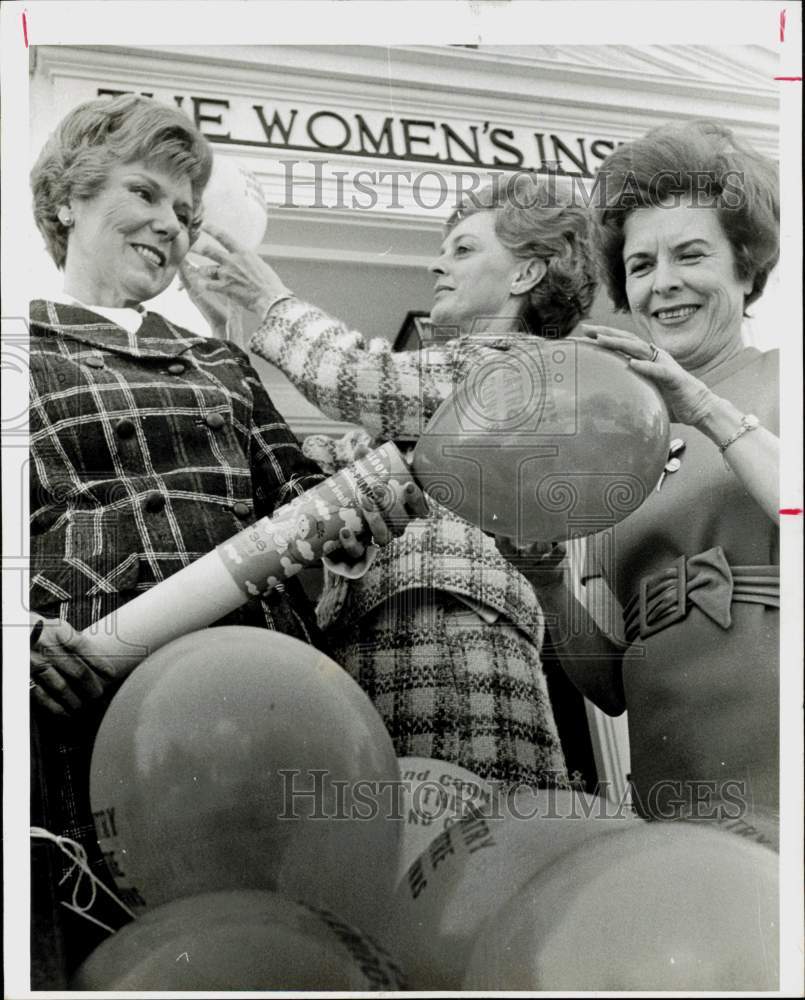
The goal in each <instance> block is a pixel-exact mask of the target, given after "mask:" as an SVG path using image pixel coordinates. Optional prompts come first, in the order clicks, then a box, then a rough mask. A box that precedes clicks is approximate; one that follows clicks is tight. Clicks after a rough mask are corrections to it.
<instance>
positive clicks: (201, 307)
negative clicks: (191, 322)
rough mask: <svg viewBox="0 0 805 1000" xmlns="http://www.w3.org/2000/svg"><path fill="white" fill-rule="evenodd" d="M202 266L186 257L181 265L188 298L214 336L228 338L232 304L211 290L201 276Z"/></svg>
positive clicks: (183, 284) (180, 270) (181, 275)
mask: <svg viewBox="0 0 805 1000" xmlns="http://www.w3.org/2000/svg"><path fill="white" fill-rule="evenodd" d="M201 271H202V269H201V267H199V265H198V264H193V263H192V262H191V261H189V260H188V259H187V258H186V257H185V259H184V261H183V262H182V264H181V266H180V267H179V277H180V278H181V282H182V287H183V288H184V290H185V291H186V292H187V295H188V298H189V299H190V301H191V302H192V303H193V305H194V306H195V307H196V309H198V311H199V312H200V313H201V315H202V316H203V317H204V319H206V320H207V322H208V323H209V325H210V330H211V331H212V334H213V336H215V337H219V338H220V339H221V340H225V339H226V329H227V323H228V322H229V312H230V308H231V307H230V305H229V303H228V302H227V300H226V299H224V298H223V297H222V296H221V295H218V294H215V293H214V292H210V291H208V289H207V282H206V279H204V278H203V277H202V276H201Z"/></svg>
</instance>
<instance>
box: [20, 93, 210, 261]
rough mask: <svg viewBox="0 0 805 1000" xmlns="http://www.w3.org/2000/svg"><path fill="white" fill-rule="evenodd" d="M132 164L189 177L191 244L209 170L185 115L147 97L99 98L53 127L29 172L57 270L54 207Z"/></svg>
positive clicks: (62, 236)
mask: <svg viewBox="0 0 805 1000" xmlns="http://www.w3.org/2000/svg"><path fill="white" fill-rule="evenodd" d="M137 160H142V161H144V162H146V163H150V164H152V165H153V166H156V167H159V168H160V169H163V170H165V171H167V172H168V173H170V174H171V175H173V176H179V177H187V178H188V179H189V181H190V187H191V189H192V192H193V221H192V224H191V226H190V239H191V242H192V240H194V239H195V238H196V236H197V235H198V230H199V228H200V226H201V196H202V193H203V191H204V188H205V187H206V185H207V182H208V181H209V179H210V173H211V171H212V151H211V149H210V146H209V143H208V142H207V140H206V139H205V138H204V136H203V135H202V134H201V133H200V132H199V131H198V129H197V128H196V127H195V126H194V125H193V123H192V122H191V121H190V119H189V118H188V117H187V115H185V114H183V113H182V112H181V111H178V110H176V109H174V108H170V107H168V106H167V105H164V104H160V103H159V102H158V101H154V100H152V99H151V98H149V97H139V96H136V95H134V94H124V95H123V96H121V97H114V98H108V97H101V98H98V99H97V100H94V101H87V102H85V103H84V104H79V106H78V107H77V108H74V109H73V110H72V111H71V112H70V113H69V114H68V115H67V116H66V117H65V118H64V119H63V120H62V121H61V122H60V123H59V125H58V126H57V128H56V130H55V131H54V132H53V134H52V135H51V136H50V138H49V139H48V141H47V142H46V143H45V145H44V147H43V149H42V152H41V153H40V154H39V158H38V159H37V161H36V163H35V164H34V168H33V170H32V171H31V188H32V190H33V196H34V219H35V220H36V224H37V226H38V227H39V231H40V232H41V233H42V235H43V236H44V238H45V242H46V244H47V248H48V252H49V253H50V256H51V257H52V258H53V260H54V261H55V262H56V266H57V267H59V268H63V267H64V262H65V260H66V257H67V237H68V235H69V229H68V228H67V227H66V226H64V225H62V223H61V222H60V221H59V218H58V215H57V212H58V210H59V207H60V206H62V205H66V204H68V203H69V202H70V200H71V199H73V198H84V199H86V198H92V197H93V196H94V195H96V194H98V192H99V191H101V190H102V189H103V186H104V184H105V183H106V180H107V177H108V175H109V171H110V169H111V168H112V167H114V166H116V165H118V164H121V163H133V162H134V161H137Z"/></svg>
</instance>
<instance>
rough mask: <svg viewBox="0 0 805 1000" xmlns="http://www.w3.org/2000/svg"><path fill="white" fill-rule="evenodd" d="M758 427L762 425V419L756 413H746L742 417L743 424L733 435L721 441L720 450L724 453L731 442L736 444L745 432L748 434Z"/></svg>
mask: <svg viewBox="0 0 805 1000" xmlns="http://www.w3.org/2000/svg"><path fill="white" fill-rule="evenodd" d="M758 427H760V421H759V420H758V418H757V417H756V416H755V415H754V413H745V414H744V415H743V416H742V417H741V426H740V427H739V428H738V430H737V431H736V432H735V433H734V434H733V435H732V436H731V437H728V438H727V440H726V441H722V442H721V444H720V445H719V446H718V450H719V451H720V452H721V454H722V455H723V454H724V452H725V451H726V450H727V448H729V446H730V445H731V444H735V442H736V441H737V440H738V438H742V437H743V436H744V434H748V433H749V431H755V430H757V429H758Z"/></svg>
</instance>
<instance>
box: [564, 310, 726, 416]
mask: <svg viewBox="0 0 805 1000" xmlns="http://www.w3.org/2000/svg"><path fill="white" fill-rule="evenodd" d="M581 332H582V333H583V334H584V336H585V337H589V338H590V340H594V341H595V343H596V344H597V345H598V346H599V347H603V348H605V349H606V350H609V351H620V352H621V354H625V355H626V356H627V357H628V358H629V366H630V367H631V368H633V369H634V370H635V371H636V372H637V373H638V374H639V375H644V376H645V377H646V378H648V379H651V381H652V382H653V383H654V384H655V385H656V386H657V388H658V389H659V390H660V393H661V394H662V397H663V399H664V400H665V405H666V406H667V407H668V410H669V412H670V415H671V419H672V420H673V421H675V422H676V423H678V424H688V425H689V426H691V427H697V426H698V425H699V424H700V423H701V422H702V420H704V418H705V417H706V416H707V414H708V412H709V411H710V408H711V406H712V402H713V400H714V399H715V394H714V393H713V392H712V391H711V390H710V389H709V388H708V387H707V386H706V385H705V384H704V382H702V381H701V380H700V379H698V378H696V376H695V375H691V373H690V372H688V371H686V370H685V369H684V368H683V367H682V366H681V365H680V364H679V363H678V362H677V361H675V360H674V359H673V358H672V357H671V355H670V354H669V353H668V352H667V351H661V350H660V349H659V348H658V347H656V346H655V345H654V344H651V343H649V342H647V341H645V340H643V339H642V338H640V337H638V336H637V334H634V333H630V332H628V331H627V330H616V329H615V328H614V327H610V326H593V325H592V324H589V323H582V324H581Z"/></svg>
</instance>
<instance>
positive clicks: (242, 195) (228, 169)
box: [203, 156, 268, 250]
mask: <svg viewBox="0 0 805 1000" xmlns="http://www.w3.org/2000/svg"><path fill="white" fill-rule="evenodd" d="M203 203H204V221H205V222H210V223H212V224H213V225H214V226H219V227H220V228H221V229H225V230H226V231H227V232H228V233H230V234H231V235H232V236H234V237H235V239H236V240H237V241H238V242H239V243H242V244H243V245H244V246H245V247H248V248H249V249H252V250H254V249H255V248H256V247H259V246H260V244H261V243H262V242H263V237H264V236H265V231H266V225H267V223H268V206H267V205H266V200H265V197H264V196H263V189H262V188H261V186H260V182H259V181H258V180H257V178H256V177H255V176H254V174H251V173H249V171H248V170H244V169H243V168H242V167H239V166H238V165H237V164H236V163H233V162H232V160H230V159H227V158H226V157H224V156H216V157H215V158H214V162H213V168H212V176H211V177H210V182H209V184H208V185H207V188H206V190H205V191H204V199H203Z"/></svg>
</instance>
